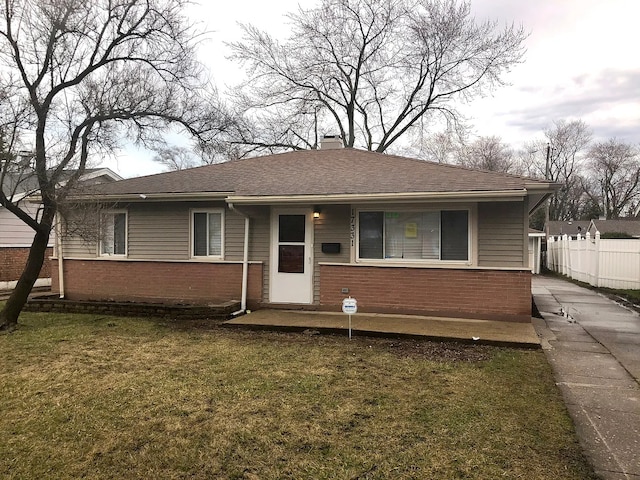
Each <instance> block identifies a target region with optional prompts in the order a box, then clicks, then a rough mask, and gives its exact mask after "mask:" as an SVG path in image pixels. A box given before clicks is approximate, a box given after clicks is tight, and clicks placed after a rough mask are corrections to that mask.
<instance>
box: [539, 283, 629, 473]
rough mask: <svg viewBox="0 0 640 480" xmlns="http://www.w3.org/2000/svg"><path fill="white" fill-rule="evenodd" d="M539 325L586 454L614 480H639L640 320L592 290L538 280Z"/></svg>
mask: <svg viewBox="0 0 640 480" xmlns="http://www.w3.org/2000/svg"><path fill="white" fill-rule="evenodd" d="M532 292H533V296H534V300H535V303H536V306H537V307H538V310H539V311H540V313H541V314H542V316H543V317H544V320H541V319H535V320H534V326H535V327H536V330H537V332H538V335H540V337H541V343H542V348H543V349H544V351H545V354H546V355H547V358H548V359H549V362H550V363H551V366H552V368H553V370H554V373H555V377H556V382H557V384H558V386H559V387H560V390H561V391H562V394H563V396H564V399H565V403H566V404H567V408H568V410H569V413H570V414H571V416H572V418H573V421H574V423H575V426H576V432H577V434H578V438H579V439H580V442H581V444H582V447H583V449H584V451H585V453H586V455H587V457H588V458H589V460H590V461H591V462H592V464H593V466H594V469H595V470H596V472H597V473H598V474H599V475H601V476H602V478H604V479H607V480H609V479H610V480H620V479H627V480H629V479H633V480H640V385H639V384H638V378H639V376H640V316H638V314H637V313H636V312H633V311H630V310H628V309H627V308H625V307H623V306H621V305H619V304H617V303H615V302H613V301H612V300H610V299H609V298H607V297H605V296H603V295H600V294H598V293H597V292H594V291H592V290H589V289H586V288H582V287H579V286H577V285H574V284H572V283H570V282H567V281H564V280H561V279H558V278H553V277H544V276H539V275H535V276H534V278H533V284H532Z"/></svg>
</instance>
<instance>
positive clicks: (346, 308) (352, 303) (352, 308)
mask: <svg viewBox="0 0 640 480" xmlns="http://www.w3.org/2000/svg"><path fill="white" fill-rule="evenodd" d="M342 311H343V312H344V313H346V314H347V315H349V340H351V315H355V314H356V313H358V301H357V300H356V299H355V298H351V297H349V298H345V299H344V300H342Z"/></svg>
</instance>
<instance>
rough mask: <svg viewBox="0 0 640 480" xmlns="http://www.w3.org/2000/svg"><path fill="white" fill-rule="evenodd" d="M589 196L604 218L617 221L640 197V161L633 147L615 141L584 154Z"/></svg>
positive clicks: (612, 140)
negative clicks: (586, 162)
mask: <svg viewBox="0 0 640 480" xmlns="http://www.w3.org/2000/svg"><path fill="white" fill-rule="evenodd" d="M587 156H588V165H589V170H590V172H589V173H590V175H589V178H590V179H591V188H587V191H588V193H589V194H590V196H591V198H592V199H593V200H594V201H597V202H598V203H599V205H600V206H601V210H602V211H603V212H604V215H605V216H606V217H607V218H619V217H620V216H623V214H624V213H627V212H626V211H628V210H629V208H630V207H633V206H634V205H635V202H636V200H637V199H638V197H640V188H639V185H640V162H639V161H638V150H637V148H636V147H634V146H633V145H630V144H627V143H624V142H621V141H618V140H616V139H615V138H612V139H609V140H607V141H604V142H598V143H596V144H595V145H593V146H592V147H591V148H590V149H589V152H588V154H587Z"/></svg>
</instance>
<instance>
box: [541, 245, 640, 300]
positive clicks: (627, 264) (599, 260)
mask: <svg viewBox="0 0 640 480" xmlns="http://www.w3.org/2000/svg"><path fill="white" fill-rule="evenodd" d="M547 268H549V269H550V270H553V271H556V272H559V273H562V274H564V275H567V276H568V277H571V278H573V279H574V280H579V281H581V282H585V283H589V284H591V285H593V286H596V287H608V288H620V289H640V240H639V239H629V240H627V239H600V232H596V235H595V238H591V236H590V234H589V233H587V234H586V236H584V237H582V236H580V235H578V238H577V240H572V239H571V237H567V235H563V236H559V237H555V238H554V237H549V240H548V242H547Z"/></svg>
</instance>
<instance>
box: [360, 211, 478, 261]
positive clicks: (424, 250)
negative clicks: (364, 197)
mask: <svg viewBox="0 0 640 480" xmlns="http://www.w3.org/2000/svg"><path fill="white" fill-rule="evenodd" d="M358 224H359V227H358V235H359V243H358V256H359V258H361V259H390V260H391V259H403V260H436V261H439V260H453V261H468V260H469V211H468V210H430V211H389V210H387V211H362V212H360V213H359V216H358Z"/></svg>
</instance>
